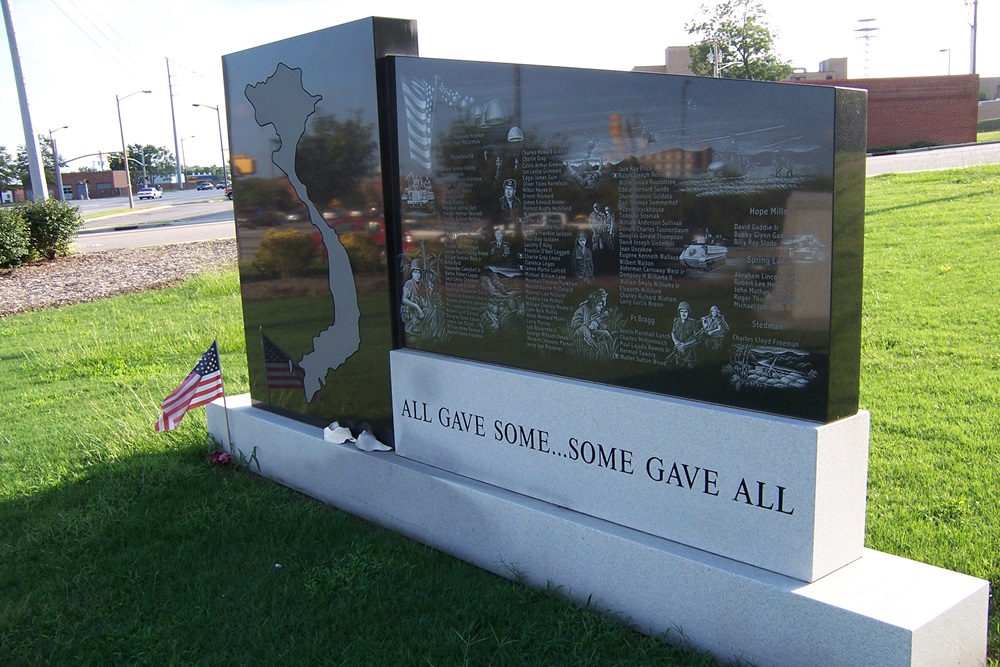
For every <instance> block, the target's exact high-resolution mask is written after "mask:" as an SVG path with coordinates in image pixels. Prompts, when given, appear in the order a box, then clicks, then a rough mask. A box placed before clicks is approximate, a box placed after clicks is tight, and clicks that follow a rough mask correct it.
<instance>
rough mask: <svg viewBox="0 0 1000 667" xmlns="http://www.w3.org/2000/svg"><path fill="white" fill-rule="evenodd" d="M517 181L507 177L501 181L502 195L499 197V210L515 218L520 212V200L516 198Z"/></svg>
mask: <svg viewBox="0 0 1000 667" xmlns="http://www.w3.org/2000/svg"><path fill="white" fill-rule="evenodd" d="M516 193H517V182H516V181H515V180H514V179H513V178H508V179H507V180H506V181H504V182H503V196H502V197H500V210H501V211H503V212H504V213H507V214H509V215H510V216H511V218H515V219H516V218H517V217H518V215H519V214H520V212H521V200H520V199H518V198H517V194H516Z"/></svg>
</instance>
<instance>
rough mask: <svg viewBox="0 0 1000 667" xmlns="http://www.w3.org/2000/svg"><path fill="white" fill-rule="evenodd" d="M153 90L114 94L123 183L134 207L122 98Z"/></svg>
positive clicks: (129, 201) (129, 200)
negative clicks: (120, 94) (119, 135)
mask: <svg viewBox="0 0 1000 667" xmlns="http://www.w3.org/2000/svg"><path fill="white" fill-rule="evenodd" d="M151 92H153V91H152V90H137V91H135V92H134V93H129V94H128V95H126V96H125V97H118V96H117V95H115V104H116V105H117V106H118V132H119V134H121V137H122V164H124V165H125V185H126V186H127V187H128V207H129V208H135V200H133V199H132V174H131V172H129V169H128V148H126V146H125V130H124V129H123V127H122V100H127V99H128V98H130V97H132V96H133V95H138V94H139V93H145V94H147V95H148V94H149V93H151Z"/></svg>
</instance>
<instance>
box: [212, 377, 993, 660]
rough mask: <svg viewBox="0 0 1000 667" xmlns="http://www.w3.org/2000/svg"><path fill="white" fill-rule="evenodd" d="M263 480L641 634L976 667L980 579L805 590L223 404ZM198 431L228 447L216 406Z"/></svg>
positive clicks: (937, 573)
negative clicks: (604, 613) (559, 595)
mask: <svg viewBox="0 0 1000 667" xmlns="http://www.w3.org/2000/svg"><path fill="white" fill-rule="evenodd" d="M227 402H228V407H229V410H228V412H229V419H228V423H229V432H230V433H231V434H232V449H234V450H235V451H236V452H237V453H238V452H242V453H243V454H244V455H246V456H249V455H250V454H251V453H252V452H255V453H256V460H257V461H258V462H259V464H260V473H261V474H262V475H263V476H265V477H268V478H270V479H273V480H275V481H277V482H279V483H281V484H284V485H286V486H289V487H291V488H293V489H296V490H299V491H301V492H303V493H306V494H308V495H310V496H312V497H315V498H317V499H319V500H321V501H323V502H326V503H329V504H331V505H334V506H336V507H339V508H341V509H343V510H346V511H348V512H351V513H352V514H356V515H358V516H360V517H363V518H365V519H368V520H370V521H373V522H375V523H379V524H381V525H383V526H386V527H388V528H390V529H392V530H395V531H397V532H399V533H402V534H404V535H407V536H410V537H412V538H414V539H416V540H418V541H420V542H423V543H425V544H428V545H430V546H432V547H434V548H437V549H440V550H442V551H444V552H447V553H450V554H452V555H454V556H456V557H458V558H461V559H462V560H465V561H467V562H469V563H472V564H475V565H477V566H479V567H482V568H484V569H487V570H490V571H492V572H495V573H497V574H499V575H501V576H505V577H511V576H512V572H514V571H516V572H517V573H518V574H519V575H521V576H523V577H524V578H525V580H526V581H527V582H528V583H530V584H533V585H537V586H545V585H547V584H552V585H553V586H558V587H559V588H560V590H561V591H564V592H565V593H566V595H568V596H569V597H571V598H572V599H574V600H577V601H579V602H584V601H586V600H588V599H589V600H590V603H591V605H592V606H593V607H594V608H596V609H602V610H609V613H612V614H614V615H616V616H618V617H620V618H621V619H622V620H623V621H624V622H626V623H628V624H629V625H632V626H634V627H635V628H637V629H639V630H641V631H642V632H645V633H649V634H666V635H667V637H668V639H672V640H674V641H680V640H681V639H682V638H683V641H684V642H686V643H688V644H689V645H691V646H692V647H694V648H697V649H699V650H703V651H706V652H710V653H712V654H714V655H716V656H718V657H719V658H721V659H723V660H744V661H747V662H749V663H752V664H754V665H758V666H759V667H765V666H767V665H790V666H792V665H794V666H796V667H799V666H803V665H823V666H825V667H835V666H838V665H858V666H861V665H864V666H866V667H867V666H869V665H879V666H882V667H892V666H894V665H921V666H923V665H926V666H927V667H931V666H934V667H937V666H940V665H985V664H986V627H987V606H988V598H989V584H988V582H985V581H982V580H979V579H975V578H973V577H969V576H966V575H962V574H957V573H954V572H950V571H947V570H942V569H940V568H936V567H932V566H929V565H923V564H921V563H917V562H914V561H908V560H905V559H902V558H898V557H895V556H890V555H887V554H883V553H879V552H875V551H870V550H865V551H864V554H863V556H862V557H861V558H860V559H858V560H856V561H854V562H853V563H851V564H849V565H847V566H845V567H843V568H841V569H840V570H838V571H836V572H834V573H832V574H830V575H828V576H826V577H824V578H822V579H820V580H818V581H816V582H814V583H811V584H806V583H803V582H802V581H798V580H796V579H792V578H789V577H785V576H782V575H779V574H775V573H773V572H769V571H766V570H762V569H759V568H755V567H751V566H749V565H745V564H742V563H738V562H735V561H732V560H729V559H727V558H722V557H720V556H716V555H713V554H710V553H707V552H704V551H699V550H697V549H693V548H690V547H686V546H683V545H680V544H677V543H675V542H671V541H669V540H665V539H662V538H658V537H653V536H651V535H648V534H645V533H642V532H639V531H636V530H632V529H629V528H625V527H622V526H618V525H615V524H612V523H609V522H606V521H602V520H600V519H596V518H593V517H589V516H586V515H583V514H579V513H577V512H573V511H570V510H567V509H564V508H560V507H557V506H555V505H551V504H548V503H545V502H542V501H540V500H536V499H533V498H529V497H527V496H523V495H520V494H517V493H513V492H510V491H506V490H503V489H499V488H497V487H494V486H490V485H488V484H484V483H481V482H477V481H474V480H470V479H467V478H463V477H461V476H458V475H455V474H452V473H448V472H444V471H441V470H438V469H435V468H432V467H430V466H427V465H424V464H421V463H417V462H414V461H410V460H407V459H404V458H402V457H400V456H398V455H396V454H395V453H393V452H386V453H366V452H361V451H359V450H357V449H356V448H354V447H353V446H350V445H331V444H329V443H327V442H324V441H323V437H322V431H321V430H320V429H318V428H314V427H310V426H307V425H305V424H302V423H300V422H296V421H294V420H291V419H286V418H283V417H279V416H277V415H274V414H271V413H268V412H265V411H263V410H259V409H256V408H252V407H250V397H249V395H244V396H240V397H234V398H229V399H227ZM207 411H208V424H209V431H210V433H211V434H212V435H213V437H215V438H216V439H218V440H219V441H221V442H224V443H226V445H227V447H228V446H229V441H228V435H227V426H226V418H225V414H224V410H223V404H222V401H221V400H217V401H216V402H215V403H213V404H211V405H209V406H207Z"/></svg>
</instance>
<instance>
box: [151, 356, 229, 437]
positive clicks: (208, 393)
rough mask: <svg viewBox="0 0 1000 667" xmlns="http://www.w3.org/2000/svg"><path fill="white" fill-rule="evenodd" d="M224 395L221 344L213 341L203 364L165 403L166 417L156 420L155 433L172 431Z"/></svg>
mask: <svg viewBox="0 0 1000 667" xmlns="http://www.w3.org/2000/svg"><path fill="white" fill-rule="evenodd" d="M223 394H224V392H223V389H222V367H221V365H220V364H219V342H218V341H214V342H213V343H212V346H211V347H210V348H208V351H206V352H205V354H203V355H201V361H199V362H198V363H197V364H196V365H195V367H194V370H192V371H191V374H190V375H188V376H187V378H186V379H185V380H184V382H181V384H180V386H179V387H177V389H174V390H173V391H172V392H170V395H169V396H167V397H166V398H165V399H163V404H162V405H161V406H160V407H161V408H162V410H163V414H162V415H160V418H159V419H158V420H156V426H155V428H156V430H157V431H170V430H172V429H175V428H177V425H178V424H179V423H180V421H181V419H183V418H184V415H185V414H186V413H187V411H188V410H192V409H194V408H197V407H200V406H202V405H206V404H207V403H211V402H212V401H214V400H215V399H216V398H218V397H219V396H222V395H223Z"/></svg>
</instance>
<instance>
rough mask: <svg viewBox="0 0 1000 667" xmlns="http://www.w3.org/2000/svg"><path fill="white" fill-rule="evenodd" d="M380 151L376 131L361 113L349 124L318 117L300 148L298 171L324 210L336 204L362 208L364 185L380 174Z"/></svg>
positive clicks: (310, 124) (296, 169) (330, 117)
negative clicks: (335, 202) (325, 207)
mask: <svg viewBox="0 0 1000 667" xmlns="http://www.w3.org/2000/svg"><path fill="white" fill-rule="evenodd" d="M376 148H378V143H377V142H376V139H375V128H374V126H373V125H372V124H370V123H369V124H366V123H364V122H363V121H362V119H361V112H360V111H359V112H356V113H354V114H352V116H351V117H350V118H347V119H345V120H338V119H337V118H336V116H332V115H316V116H314V117H313V118H311V119H310V121H309V132H308V133H307V134H306V135H305V136H303V137H302V138H301V139H300V140H299V144H298V146H297V147H296V151H295V171H296V172H297V173H298V174H301V176H302V181H303V183H305V186H306V189H307V190H308V191H309V198H310V199H312V200H313V201H314V202H317V203H319V204H320V205H321V206H326V205H328V204H330V203H332V202H334V201H339V202H340V204H341V205H343V206H345V207H347V206H350V207H353V206H362V205H364V204H365V203H366V202H365V197H364V194H363V192H362V188H361V184H362V183H364V182H365V181H366V180H369V179H371V177H372V176H373V175H374V174H375V173H377V172H376V169H377V167H378V155H377V154H376V150H375V149H376ZM368 203H371V202H368ZM377 203H381V202H377Z"/></svg>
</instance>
